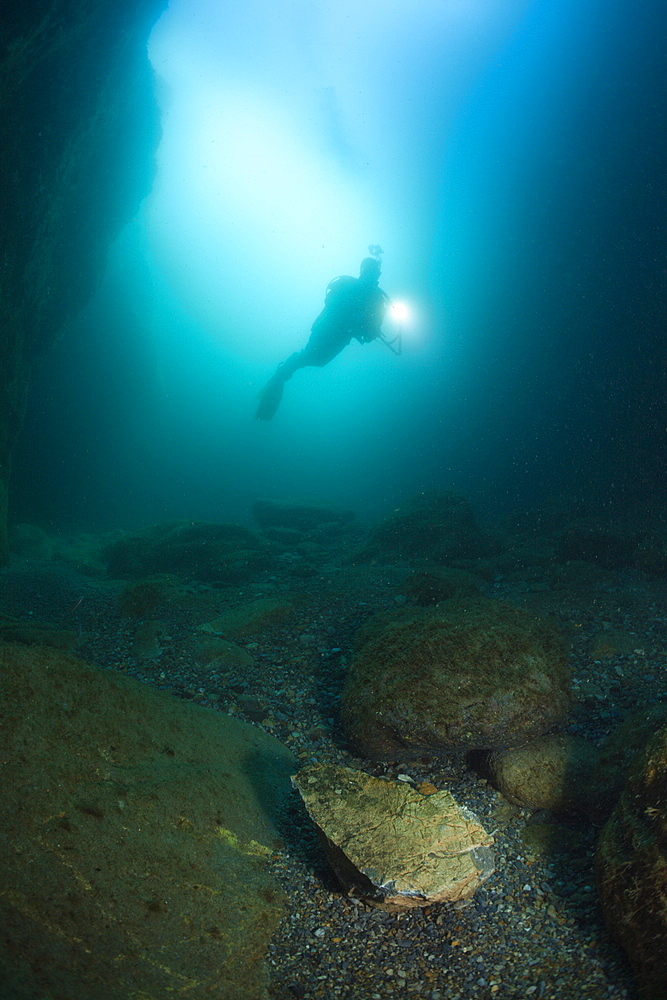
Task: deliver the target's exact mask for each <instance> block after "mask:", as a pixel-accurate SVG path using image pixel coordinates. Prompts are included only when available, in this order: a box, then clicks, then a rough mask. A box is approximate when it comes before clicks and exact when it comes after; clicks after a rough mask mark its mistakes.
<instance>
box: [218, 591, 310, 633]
mask: <svg viewBox="0 0 667 1000" xmlns="http://www.w3.org/2000/svg"><path fill="white" fill-rule="evenodd" d="M293 610H294V606H293V605H292V604H291V602H290V601H286V600H285V599H284V598H282V597H258V598H256V599H255V600H254V601H243V603H242V604H238V605H237V606H236V607H235V608H229V609H228V610H227V611H223V612H222V614H221V615H218V617H217V618H214V619H212V620H211V621H209V622H205V623H204V624H203V625H201V626H200V629H201V631H202V632H206V633H209V634H211V635H220V636H228V635H231V636H243V635H252V634H253V633H254V632H257V631H258V630H259V629H262V628H266V626H267V625H275V624H276V623H277V622H281V621H284V620H285V619H286V618H289V616H290V615H291V614H292V611H293Z"/></svg>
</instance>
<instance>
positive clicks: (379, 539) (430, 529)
mask: <svg viewBox="0 0 667 1000" xmlns="http://www.w3.org/2000/svg"><path fill="white" fill-rule="evenodd" d="M496 548H497V546H496V544H495V543H494V542H493V540H492V539H491V538H490V537H489V536H488V535H486V534H484V533H483V532H482V531H481V530H480V528H479V526H478V524H477V520H476V518H475V514H474V512H473V509H472V507H471V506H470V504H469V503H468V501H467V500H465V499H464V498H463V497H460V496H458V495H457V494H456V493H449V492H445V491H442V490H424V491H423V492H422V493H418V494H417V495H416V496H414V497H411V498H410V499H409V500H406V501H405V503H402V504H400V505H399V506H398V507H396V508H395V510H393V511H392V512H391V513H390V514H388V515H387V517H385V518H384V520H383V521H381V522H380V524H378V525H377V527H376V528H375V529H374V530H373V531H372V532H371V535H370V538H369V540H368V544H367V545H366V546H365V548H364V549H363V550H362V552H360V553H358V554H357V556H356V558H357V559H358V560H361V561H363V560H370V559H382V558H389V559H408V560H410V559H420V560H421V559H427V560H430V561H432V562H435V563H441V564H442V563H448V562H451V561H452V560H458V559H464V560H465V559H478V558H480V557H482V556H487V555H490V554H491V553H492V552H494V551H495V550H496Z"/></svg>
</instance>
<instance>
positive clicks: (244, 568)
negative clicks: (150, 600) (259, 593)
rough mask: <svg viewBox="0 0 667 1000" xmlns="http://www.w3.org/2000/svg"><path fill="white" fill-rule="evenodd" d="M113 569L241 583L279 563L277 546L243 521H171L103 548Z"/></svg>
mask: <svg viewBox="0 0 667 1000" xmlns="http://www.w3.org/2000/svg"><path fill="white" fill-rule="evenodd" d="M102 559H103V560H104V562H105V563H106V565H107V567H108V570H109V573H110V574H111V575H112V576H118V577H144V576H149V575H151V574H154V573H173V574H175V575H176V576H179V577H182V578H184V579H188V580H200V581H202V582H204V583H213V584H223V585H226V584H229V585H233V584H237V583H243V582H244V581H245V580H248V579H250V578H251V577H252V576H253V575H254V574H255V573H258V572H260V571H261V570H263V569H268V568H270V567H272V566H273V565H274V560H275V555H274V550H273V547H272V546H271V545H270V544H269V543H268V542H265V541H264V540H263V539H261V538H259V537H258V536H257V535H255V534H253V532H252V531H249V530H248V529H247V528H244V527H243V526H242V525H240V524H207V523H205V522H194V523H193V522H191V521H188V522H180V521H179V522H170V523H166V524H156V525H151V526H150V527H148V528H143V529H142V530H141V531H137V532H134V533H132V534H128V535H126V536H125V537H123V538H119V539H117V540H114V541H112V542H111V543H110V544H109V545H107V546H106V547H105V548H104V549H103V550H102Z"/></svg>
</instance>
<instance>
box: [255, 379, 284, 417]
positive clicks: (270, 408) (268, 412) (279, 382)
mask: <svg viewBox="0 0 667 1000" xmlns="http://www.w3.org/2000/svg"><path fill="white" fill-rule="evenodd" d="M284 385H285V380H284V379H283V378H282V377H281V375H280V374H279V373H278V372H276V374H275V375H274V376H273V377H272V378H270V379H269V381H268V382H267V383H266V385H265V386H264V388H263V389H262V391H261V393H260V394H259V405H258V406H257V410H256V411H255V417H256V419H257V420H271V418H272V417H273V416H274V414H275V412H276V410H277V409H278V407H279V406H280V400H281V399H282V398H283V386H284Z"/></svg>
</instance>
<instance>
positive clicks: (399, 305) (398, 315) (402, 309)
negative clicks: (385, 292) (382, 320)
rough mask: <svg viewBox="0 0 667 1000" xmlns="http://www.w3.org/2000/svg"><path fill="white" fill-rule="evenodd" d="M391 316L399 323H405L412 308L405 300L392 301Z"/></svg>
mask: <svg viewBox="0 0 667 1000" xmlns="http://www.w3.org/2000/svg"><path fill="white" fill-rule="evenodd" d="M390 312H391V318H392V319H394V320H395V321H396V322H397V323H404V322H405V321H406V319H407V318H408V316H409V315H410V310H409V309H408V307H407V306H406V304H405V302H392V304H391V307H390Z"/></svg>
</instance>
